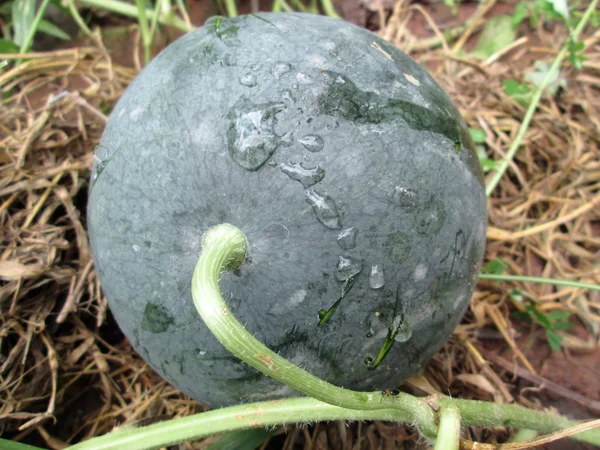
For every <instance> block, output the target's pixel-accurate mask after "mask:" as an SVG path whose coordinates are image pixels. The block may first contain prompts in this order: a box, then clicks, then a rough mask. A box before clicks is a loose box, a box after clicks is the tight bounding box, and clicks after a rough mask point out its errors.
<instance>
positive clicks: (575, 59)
mask: <svg viewBox="0 0 600 450" xmlns="http://www.w3.org/2000/svg"><path fill="white" fill-rule="evenodd" d="M584 48H585V44H584V43H583V42H581V41H574V40H573V39H569V62H570V63H571V65H572V66H573V67H575V69H577V70H581V69H583V62H584V61H586V60H587V59H588V57H587V56H585V55H582V54H580V53H581V52H582V51H583V49H584Z"/></svg>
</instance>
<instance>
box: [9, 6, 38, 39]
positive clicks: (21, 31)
mask: <svg viewBox="0 0 600 450" xmlns="http://www.w3.org/2000/svg"><path fill="white" fill-rule="evenodd" d="M34 18H35V0H15V1H14V2H13V5H12V23H13V28H14V30H15V36H14V39H13V41H14V42H15V44H17V45H18V46H19V47H20V46H21V45H23V43H24V42H25V39H27V35H28V34H29V30H30V29H31V25H32V24H33V19H34Z"/></svg>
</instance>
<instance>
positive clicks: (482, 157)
mask: <svg viewBox="0 0 600 450" xmlns="http://www.w3.org/2000/svg"><path fill="white" fill-rule="evenodd" d="M469 134H470V135H471V139H472V140H473V142H474V143H475V150H476V151H477V156H478V158H479V163H480V164H481V168H482V169H483V172H484V173H487V172H489V171H490V170H493V169H495V168H496V161H494V160H493V159H490V158H489V157H488V154H487V151H486V147H485V145H484V144H485V140H486V139H487V134H486V133H485V131H483V130H479V129H476V128H469Z"/></svg>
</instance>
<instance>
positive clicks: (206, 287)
mask: <svg viewBox="0 0 600 450" xmlns="http://www.w3.org/2000/svg"><path fill="white" fill-rule="evenodd" d="M245 255H246V238H245V237H244V235H243V234H242V232H241V231H240V230H239V229H238V228H236V227H235V226H233V225H230V224H221V225H217V226H216V227H214V228H211V229H210V230H209V231H208V232H207V233H206V234H205V235H204V238H203V249H202V255H201V256H200V260H199V261H198V264H197V265H196V269H195V270H194V276H193V278H192V298H193V299H194V304H195V306H196V309H197V310H198V313H199V314H200V316H201V317H202V320H204V323H205V324H206V326H207V327H208V328H209V329H210V331H211V332H212V333H213V334H214V335H215V337H216V338H217V339H218V340H219V341H220V342H221V344H223V345H224V346H225V348H227V350H229V351H230V352H231V353H233V354H234V355H235V356H237V357H238V358H239V359H241V360H242V361H244V362H246V363H247V364H249V365H250V366H252V367H254V368H255V369H256V370H258V371H260V372H262V373H264V374H265V375H267V376H269V377H271V378H274V379H276V380H278V381H281V382H282V383H285V384H286V385H288V386H289V387H291V388H292V389H295V390H296V391H299V392H302V393H303V394H306V395H308V396H311V397H313V398H316V399H317V400H321V401H323V402H326V403H329V404H332V405H336V406H340V407H343V408H348V409H361V410H374V409H386V408H389V407H390V406H389V405H387V404H386V403H385V402H384V403H382V399H383V396H382V394H381V393H379V392H357V391H351V390H349V389H343V388H340V387H338V386H335V385H333V384H330V383H327V382H326V381H324V380H321V379H320V378H318V377H315V376H314V375H312V374H310V373H309V372H307V371H305V370H303V369H301V368H299V367H298V366H295V365H294V364H292V363H290V362H289V361H287V360H286V359H285V358H283V357H281V356H279V355H278V354H277V353H275V352H273V351H272V350H271V349H269V348H268V347H267V346H265V345H264V344H262V343H261V342H259V341H257V340H256V339H255V338H254V337H253V336H252V335H251V334H250V333H249V332H248V331H246V329H245V328H244V327H243V325H242V324H240V323H239V322H238V321H237V319H236V318H235V317H234V316H233V314H231V312H230V310H229V308H228V307H227V305H226V303H225V301H224V300H223V297H222V296H221V291H220V289H219V277H220V274H221V272H222V271H223V270H234V269H235V268H237V267H238V266H239V265H240V264H241V263H242V262H243V260H244V258H245ZM394 400H395V401H394V402H393V408H394V409H398V410H400V411H402V412H404V413H406V414H408V415H409V416H410V417H412V418H413V419H414V420H415V421H416V422H417V423H418V424H419V429H420V431H421V433H423V435H425V436H426V437H428V438H432V439H434V438H435V437H436V435H437V426H436V423H435V415H434V413H433V411H432V410H431V408H430V407H429V405H427V404H426V403H425V402H424V401H422V400H419V399H418V398H416V397H413V396H412V395H408V394H405V393H400V394H399V395H398V396H395V397H394Z"/></svg>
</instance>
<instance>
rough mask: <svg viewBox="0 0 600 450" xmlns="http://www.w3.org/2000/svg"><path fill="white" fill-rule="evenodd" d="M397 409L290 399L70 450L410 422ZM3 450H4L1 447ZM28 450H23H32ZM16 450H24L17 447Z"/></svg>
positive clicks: (116, 449)
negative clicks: (290, 428)
mask: <svg viewBox="0 0 600 450" xmlns="http://www.w3.org/2000/svg"><path fill="white" fill-rule="evenodd" d="M410 419H411V418H410V416H409V415H408V414H406V413H404V412H402V411H398V410H394V409H379V410H356V409H346V408H340V407H338V406H334V405H330V404H327V403H323V402H320V401H318V400H315V399H313V398H290V399H285V400H275V401H269V402H259V403H249V404H246V405H240V406H232V407H229V408H222V409H215V410H213V411H207V412H203V413H199V414H194V415H192V416H188V417H183V418H178V419H173V420H169V421H165V422H159V423H156V424H152V425H149V426H146V427H141V428H129V429H122V430H118V431H115V432H113V433H108V434H106V435H104V436H100V437H97V438H93V439H90V440H89V441H85V442H82V443H79V444H76V445H74V446H72V447H69V448H68V450H122V449H127V450H146V449H157V448H161V447H166V446H168V445H173V444H177V443H181V442H186V441H190V440H194V439H199V438H203V437H206V436H210V435H213V434H218V433H223V432H225V431H231V430H241V429H248V428H256V427H270V426H276V425H282V424H289V423H302V422H315V421H327V420H386V421H401V422H406V421H410ZM0 447H1V448H4V447H2V446H1V445H0ZM32 449H33V448H32V447H29V448H27V447H24V448H23V450H32ZM13 450H20V448H19V447H14V449H13Z"/></svg>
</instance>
